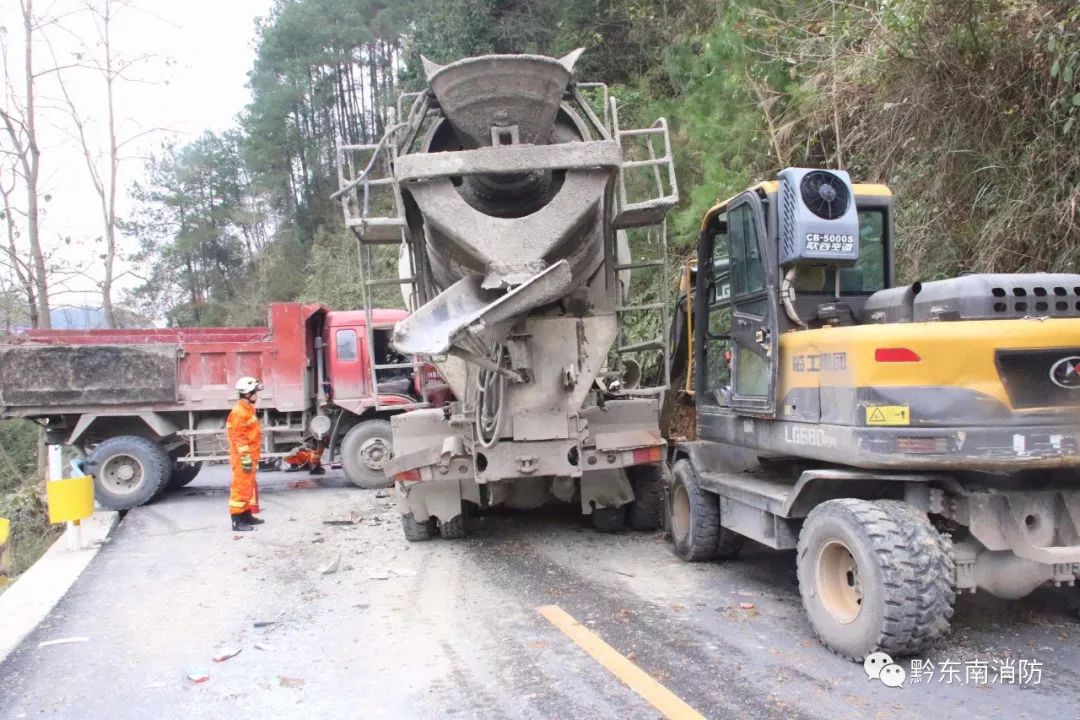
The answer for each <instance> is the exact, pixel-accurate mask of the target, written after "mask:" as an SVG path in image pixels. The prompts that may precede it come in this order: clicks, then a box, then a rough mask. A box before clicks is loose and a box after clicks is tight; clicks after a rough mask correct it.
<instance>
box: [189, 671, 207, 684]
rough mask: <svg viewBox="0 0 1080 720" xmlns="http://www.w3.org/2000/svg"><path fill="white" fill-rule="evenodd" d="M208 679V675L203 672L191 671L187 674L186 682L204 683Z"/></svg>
mask: <svg viewBox="0 0 1080 720" xmlns="http://www.w3.org/2000/svg"><path fill="white" fill-rule="evenodd" d="M209 679H210V673H208V672H206V671H205V670H192V671H191V672H189V673H188V680H190V681H191V682H193V683H196V684H198V683H204V682H206V681H208V680H209Z"/></svg>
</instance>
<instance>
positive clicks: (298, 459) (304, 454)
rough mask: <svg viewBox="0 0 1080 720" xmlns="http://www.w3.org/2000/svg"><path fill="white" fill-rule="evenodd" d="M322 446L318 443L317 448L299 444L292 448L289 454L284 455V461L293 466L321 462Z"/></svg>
mask: <svg viewBox="0 0 1080 720" xmlns="http://www.w3.org/2000/svg"><path fill="white" fill-rule="evenodd" d="M322 454H323V446H322V445H321V444H320V445H319V446H318V447H317V448H315V449H312V448H309V447H308V446H307V445H301V446H300V447H298V448H296V450H293V451H292V453H291V454H290V455H286V456H285V462H287V463H289V464H290V465H293V466H294V467H303V466H305V465H310V466H311V467H315V466H317V465H319V464H320V463H321V462H322Z"/></svg>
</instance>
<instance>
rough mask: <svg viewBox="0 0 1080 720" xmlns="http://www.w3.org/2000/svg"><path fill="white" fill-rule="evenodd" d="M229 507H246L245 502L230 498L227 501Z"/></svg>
mask: <svg viewBox="0 0 1080 720" xmlns="http://www.w3.org/2000/svg"><path fill="white" fill-rule="evenodd" d="M229 507H234V508H242V507H247V503H246V502H243V501H241V500H230V501H229Z"/></svg>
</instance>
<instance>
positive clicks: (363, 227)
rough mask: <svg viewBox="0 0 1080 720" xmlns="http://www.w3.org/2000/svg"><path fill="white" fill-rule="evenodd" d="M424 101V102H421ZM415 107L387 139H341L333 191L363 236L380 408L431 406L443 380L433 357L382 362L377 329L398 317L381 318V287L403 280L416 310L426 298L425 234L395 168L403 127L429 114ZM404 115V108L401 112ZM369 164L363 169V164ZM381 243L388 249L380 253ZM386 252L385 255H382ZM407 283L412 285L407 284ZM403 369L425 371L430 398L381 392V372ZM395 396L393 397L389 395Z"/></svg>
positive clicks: (364, 285) (363, 281)
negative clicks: (412, 222)
mask: <svg viewBox="0 0 1080 720" xmlns="http://www.w3.org/2000/svg"><path fill="white" fill-rule="evenodd" d="M410 95H411V96H414V97H416V96H419V95H421V94H420V93H412V94H410ZM418 104H419V103H418ZM413 109H414V112H413V113H410V116H409V120H407V121H406V122H403V123H398V124H397V125H394V126H392V127H390V128H389V129H388V130H387V131H386V133H385V134H384V135H383V137H382V139H381V140H380V141H379V142H377V143H373V144H363V145H350V144H345V143H343V142H341V140H340V139H339V140H338V144H337V173H338V191H337V192H336V193H334V194H333V195H332V196H331V199H332V200H337V201H340V202H341V206H342V211H343V213H344V215H345V226H346V227H347V228H349V229H350V230H352V231H353V232H354V233H355V235H356V238H357V242H358V246H359V255H360V258H359V260H360V295H361V298H362V302H363V304H364V326H365V332H366V334H367V359H368V369H369V372H370V378H369V379H370V382H371V387H372V389H373V395H374V401H373V404H372V408H373V409H375V410H395V411H399V410H414V409H418V408H426V407H431V403H429V402H427V401H426V398H427V397H428V393H429V392H430V391H432V390H435V389H438V388H439V387H441V386H442V385H443V382H442V380H441V379H440V378H439V376H438V372H437V371H436V370H435V369H434V367H433V366H432V365H430V364H429V363H423V362H420V361H419V360H417V359H413V361H411V362H405V363H387V362H381V361H380V358H378V357H376V355H375V349H376V344H375V332H376V331H377V330H391V331H392V330H393V328H394V326H395V324H396V323H394V322H377V321H376V319H375V313H374V311H375V307H374V305H375V297H374V295H375V292H376V290H377V289H378V288H383V287H393V286H395V285H396V286H397V287H398V288H399V289H401V290H403V292H402V301H404V304H405V306H406V308H405V309H406V310H408V311H409V312H412V311H413V310H414V309H416V308H417V307H418V306H419V305H420V303H421V302H422V301H423V300H424V297H423V296H422V295H421V292H420V282H419V279H420V276H421V273H420V272H418V270H419V269H421V268H422V267H423V265H422V263H424V262H425V257H426V256H425V255H424V248H423V239H422V237H421V238H420V240H419V241H418V242H414V239H413V237H412V235H413V234H412V233H410V232H409V226H408V223H407V221H406V220H405V205H404V202H403V200H402V196H401V186H400V184H399V183H398V180H397V178H396V177H395V176H394V174H393V172H392V171H391V168H393V166H394V161H395V160H396V159H397V155H398V142H399V135H401V134H402V133H403V132H404V133H405V137H406V138H408V137H414V136H415V129H414V128H413V127H412V123H413V122H421V123H422V122H423V119H424V118H423V117H422V116H421V117H420V118H415V117H413V116H414V115H415V110H416V105H414V108H413ZM421 112H422V113H424V114H426V112H427V105H426V104H424V105H423V108H422V111H421ZM399 117H400V114H399ZM361 164H363V166H364V167H363V170H360V171H359V172H358V171H357V169H358V168H359V167H360V166H361ZM380 192H381V193H382V195H383V196H384V200H385V199H387V198H386V197H385V196H386V195H387V194H388V195H389V200H390V201H391V202H392V204H393V207H392V209H391V208H387V209H386V211H384V214H376V212H377V211H376V210H374V209H373V208H372V200H373V196H375V195H377V194H379V193H380ZM393 246H396V247H397V248H398V253H397V256H396V257H391V256H390V254H389V253H387V252H385V249H386V248H389V247H393ZM380 249H382V250H383V252H381V253H380ZM380 255H381V257H380ZM403 255H404V256H405V257H407V258H408V267H409V268H410V272H409V274H408V275H406V276H404V277H403V276H401V275H399V274H398V273H399V267H400V261H401V260H402V259H403ZM406 288H407V290H406ZM402 369H410V370H413V371H414V373H415V374H418V375H419V377H420V397H421V398H425V400H424V401H420V402H417V401H415V400H414V399H412V398H408V400H409V402H402V401H401V400H402V399H403V398H402V396H398V395H387V396H385V397H384V396H383V395H382V394H380V393H379V392H378V390H377V389H378V386H379V374H380V372H386V371H395V370H402ZM387 400H389V401H387Z"/></svg>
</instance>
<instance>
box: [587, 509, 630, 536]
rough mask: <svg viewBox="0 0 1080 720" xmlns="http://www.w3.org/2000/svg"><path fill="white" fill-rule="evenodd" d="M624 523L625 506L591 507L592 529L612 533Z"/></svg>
mask: <svg viewBox="0 0 1080 720" xmlns="http://www.w3.org/2000/svg"><path fill="white" fill-rule="evenodd" d="M625 524H626V506H625V505H621V506H619V507H605V508H593V511H592V526H593V530H595V531H596V532H602V533H613V532H618V531H620V530H622V529H623V526H624V525H625Z"/></svg>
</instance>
